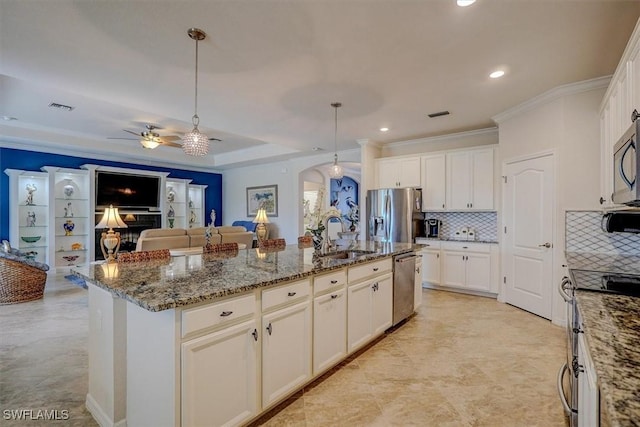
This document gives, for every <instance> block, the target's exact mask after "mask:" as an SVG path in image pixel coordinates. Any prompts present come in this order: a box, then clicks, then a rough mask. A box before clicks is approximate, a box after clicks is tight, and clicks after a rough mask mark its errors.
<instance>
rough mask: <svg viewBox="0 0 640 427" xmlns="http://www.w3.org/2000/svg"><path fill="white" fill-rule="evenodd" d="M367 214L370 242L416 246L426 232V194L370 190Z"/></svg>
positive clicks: (400, 190)
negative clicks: (424, 216)
mask: <svg viewBox="0 0 640 427" xmlns="http://www.w3.org/2000/svg"><path fill="white" fill-rule="evenodd" d="M367 214H368V216H369V218H368V224H367V240H376V241H380V242H405V243H413V242H414V239H415V238H416V237H419V236H421V235H422V230H423V223H424V218H423V214H422V190H420V189H419V188H384V189H380V190H369V191H367Z"/></svg>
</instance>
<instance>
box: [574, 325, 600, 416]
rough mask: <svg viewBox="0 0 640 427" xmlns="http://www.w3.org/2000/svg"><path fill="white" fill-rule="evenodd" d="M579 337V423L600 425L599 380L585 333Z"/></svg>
mask: <svg viewBox="0 0 640 427" xmlns="http://www.w3.org/2000/svg"><path fill="white" fill-rule="evenodd" d="M579 335H580V336H579V337H578V364H579V365H580V368H581V369H580V370H579V371H578V372H579V375H578V408H579V410H578V425H579V426H597V425H600V413H599V409H598V407H599V390H598V382H597V376H596V373H595V370H594V368H593V364H592V363H591V357H590V355H589V349H588V347H587V343H586V341H585V339H584V334H579Z"/></svg>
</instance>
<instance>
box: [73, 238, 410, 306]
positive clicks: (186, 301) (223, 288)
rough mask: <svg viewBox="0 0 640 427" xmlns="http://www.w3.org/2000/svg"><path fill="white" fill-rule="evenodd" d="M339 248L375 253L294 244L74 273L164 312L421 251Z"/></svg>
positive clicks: (375, 245)
mask: <svg viewBox="0 0 640 427" xmlns="http://www.w3.org/2000/svg"><path fill="white" fill-rule="evenodd" d="M338 244H339V246H338V247H337V250H338V251H340V250H347V249H350V250H359V251H372V253H370V254H367V255H364V256H361V257H358V258H355V259H329V258H318V257H315V256H314V250H313V248H306V249H300V248H298V246H297V245H288V246H286V247H285V248H284V249H281V250H269V251H268V252H266V253H264V254H261V255H263V256H264V257H258V253H257V250H256V249H241V250H239V251H238V253H237V254H232V255H224V254H198V255H188V256H178V257H172V258H171V259H168V260H155V261H148V262H140V263H122V264H117V263H112V264H90V265H86V266H80V267H74V268H72V274H75V275H78V276H80V277H82V278H84V279H85V280H86V281H87V282H88V283H90V284H92V285H95V286H98V287H100V288H102V289H105V290H107V291H109V292H111V293H112V294H113V295H115V296H117V297H120V298H123V299H125V300H127V301H130V302H132V303H133V304H136V305H139V306H140V307H142V308H144V309H146V310H149V311H162V310H168V309H172V308H175V307H181V306H186V305H190V304H195V303H199V302H203V301H208V300H213V299H215V298H219V297H223V296H226V295H233V294H237V293H242V292H247V291H251V290H253V289H256V288H259V287H264V286H269V285H274V284H277V283H281V282H285V281H288V280H295V279H301V278H304V277H308V276H312V275H314V274H318V273H322V272H325V271H330V270H335V269H340V268H342V267H345V266H347V265H353V264H361V263H366V262H370V261H374V260H376V259H378V258H385V257H389V256H392V255H397V254H401V253H404V252H411V251H415V250H416V249H418V248H419V245H414V244H412V243H379V242H362V241H338Z"/></svg>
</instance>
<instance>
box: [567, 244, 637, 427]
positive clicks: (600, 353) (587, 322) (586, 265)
mask: <svg viewBox="0 0 640 427" xmlns="http://www.w3.org/2000/svg"><path fill="white" fill-rule="evenodd" d="M566 259H567V263H568V265H569V268H570V273H571V276H572V277H571V278H572V281H573V283H574V285H577V284H579V282H580V281H581V280H587V277H588V275H589V274H591V273H592V272H599V273H603V272H611V273H618V274H640V256H622V255H601V254H579V253H567V254H566ZM593 274H596V273H593ZM575 294H576V300H577V302H578V310H579V312H580V315H581V316H582V324H583V329H584V334H585V338H586V339H587V343H588V345H589V353H590V355H591V358H592V360H593V364H594V368H595V370H596V374H597V376H598V386H599V388H600V395H601V401H602V402H603V405H605V408H601V412H602V413H604V414H606V417H607V418H608V421H609V423H610V425H612V426H628V425H638V420H640V297H632V296H624V295H615V294H610V293H604V292H591V291H586V290H576V292H575Z"/></svg>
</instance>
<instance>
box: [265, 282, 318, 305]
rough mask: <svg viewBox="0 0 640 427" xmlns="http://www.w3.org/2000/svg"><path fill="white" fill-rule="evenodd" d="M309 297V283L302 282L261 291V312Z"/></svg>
mask: <svg viewBox="0 0 640 427" xmlns="http://www.w3.org/2000/svg"><path fill="white" fill-rule="evenodd" d="M309 295H311V281H309V280H303V281H301V282H295V283H291V284H288V285H284V286H280V287H278V288H275V289H269V290H266V291H262V311H266V310H268V309H270V308H273V307H276V306H278V305H282V304H285V303H288V302H292V301H299V300H301V299H303V298H306V297H308V296H309Z"/></svg>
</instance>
